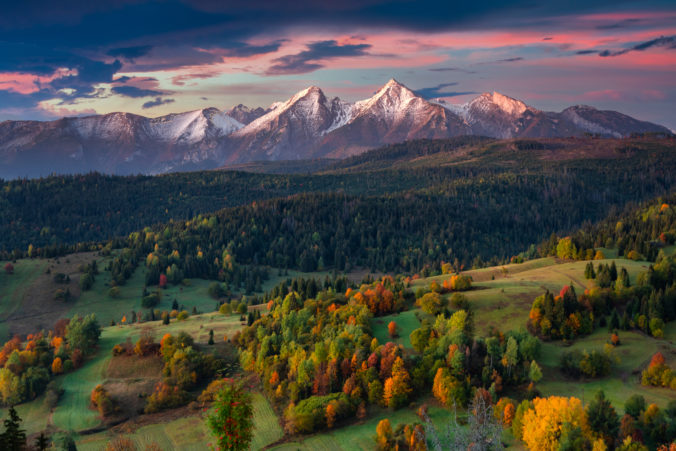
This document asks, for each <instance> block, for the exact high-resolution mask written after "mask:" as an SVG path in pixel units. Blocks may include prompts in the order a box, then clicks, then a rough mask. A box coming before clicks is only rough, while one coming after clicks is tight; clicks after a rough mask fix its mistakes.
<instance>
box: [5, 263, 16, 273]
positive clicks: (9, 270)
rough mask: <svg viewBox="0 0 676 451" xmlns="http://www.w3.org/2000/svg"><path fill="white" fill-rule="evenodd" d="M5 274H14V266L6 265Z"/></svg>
mask: <svg viewBox="0 0 676 451" xmlns="http://www.w3.org/2000/svg"><path fill="white" fill-rule="evenodd" d="M5 272H6V273H7V274H14V265H13V264H11V263H7V264H6V265H5Z"/></svg>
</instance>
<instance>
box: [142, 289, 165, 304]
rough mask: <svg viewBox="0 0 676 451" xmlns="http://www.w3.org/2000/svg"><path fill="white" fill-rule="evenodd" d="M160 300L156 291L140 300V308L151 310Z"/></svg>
mask: <svg viewBox="0 0 676 451" xmlns="http://www.w3.org/2000/svg"><path fill="white" fill-rule="evenodd" d="M160 299H161V296H160V293H159V292H158V291H155V292H153V293H150V294H148V295H146V296H143V299H142V300H141V306H142V307H143V308H153V307H155V306H156V305H157V304H159V303H160Z"/></svg>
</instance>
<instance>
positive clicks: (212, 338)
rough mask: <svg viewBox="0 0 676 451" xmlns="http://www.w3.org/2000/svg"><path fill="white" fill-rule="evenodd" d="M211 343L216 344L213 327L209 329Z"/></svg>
mask: <svg viewBox="0 0 676 451" xmlns="http://www.w3.org/2000/svg"><path fill="white" fill-rule="evenodd" d="M209 344H210V345H212V344H214V330H213V329H211V330H209Z"/></svg>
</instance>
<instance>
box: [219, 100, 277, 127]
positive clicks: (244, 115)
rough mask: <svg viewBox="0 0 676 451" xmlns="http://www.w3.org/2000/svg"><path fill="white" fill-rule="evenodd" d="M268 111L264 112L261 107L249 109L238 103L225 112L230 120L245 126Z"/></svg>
mask: <svg viewBox="0 0 676 451" xmlns="http://www.w3.org/2000/svg"><path fill="white" fill-rule="evenodd" d="M268 111H269V110H264V109H263V108H261V107H258V108H249V107H248V106H245V105H242V104H241V103H240V104H239V105H237V106H234V107H232V108H231V109H229V110H228V111H226V114H227V115H228V116H230V117H231V118H233V119H235V120H236V121H237V122H239V123H241V124H244V125H246V124H248V123H250V122H252V121H254V120H256V119H258V118H259V117H261V116H262V115H264V114H265V113H267V112H268Z"/></svg>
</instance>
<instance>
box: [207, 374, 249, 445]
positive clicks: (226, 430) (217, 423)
mask: <svg viewBox="0 0 676 451" xmlns="http://www.w3.org/2000/svg"><path fill="white" fill-rule="evenodd" d="M252 417H253V407H252V405H251V395H250V394H249V393H248V392H247V391H246V390H244V388H243V387H242V386H241V385H236V384H229V385H226V386H225V387H224V388H222V389H221V390H220V391H219V392H218V393H217V394H216V401H215V402H214V404H213V406H212V409H211V412H210V414H209V416H208V417H207V425H208V426H209V429H211V432H212V434H213V435H214V437H216V441H217V442H218V446H219V449H221V450H234V451H238V450H247V449H249V444H250V443H251V439H252V437H253V435H252V430H253V421H252Z"/></svg>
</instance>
